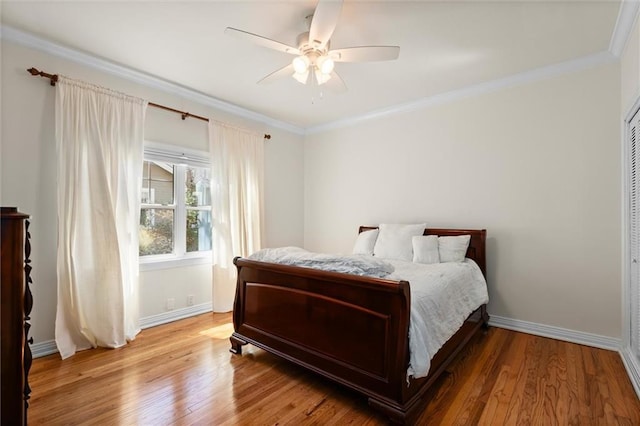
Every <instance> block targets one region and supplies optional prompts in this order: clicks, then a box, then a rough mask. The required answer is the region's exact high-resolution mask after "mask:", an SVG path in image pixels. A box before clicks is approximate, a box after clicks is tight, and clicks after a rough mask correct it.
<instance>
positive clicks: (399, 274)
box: [385, 259, 489, 378]
mask: <svg viewBox="0 0 640 426" xmlns="http://www.w3.org/2000/svg"><path fill="white" fill-rule="evenodd" d="M388 262H389V263H391V264H392V265H393V266H394V267H395V271H394V272H393V273H392V274H390V275H388V276H387V277H385V278H388V279H393V280H406V281H409V286H410V288H411V321H410V322H409V352H410V357H409V368H408V370H407V378H409V377H414V378H419V377H424V376H426V375H427V374H428V373H429V367H430V366H431V358H433V356H434V355H435V354H436V352H438V350H439V349H440V348H441V347H442V345H444V344H445V342H446V341H447V340H449V338H450V337H451V336H453V335H454V334H455V332H456V331H458V329H459V328H460V327H461V326H462V323H463V322H464V320H465V319H467V317H468V316H469V315H471V313H472V312H473V311H475V310H476V309H478V307H479V306H480V305H482V304H484V303H487V302H488V301H489V295H488V293H487V284H486V281H485V279H484V276H483V275H482V271H481V270H480V268H479V267H478V265H477V264H476V263H475V262H474V261H473V260H471V259H465V261H464V262H446V263H434V264H430V265H426V264H422V263H413V262H405V261H401V260H388Z"/></svg>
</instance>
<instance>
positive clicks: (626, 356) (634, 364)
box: [620, 346, 640, 398]
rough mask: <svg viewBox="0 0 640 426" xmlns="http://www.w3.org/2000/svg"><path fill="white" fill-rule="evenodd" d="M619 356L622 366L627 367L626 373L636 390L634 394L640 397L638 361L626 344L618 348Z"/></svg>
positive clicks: (639, 368)
mask: <svg viewBox="0 0 640 426" xmlns="http://www.w3.org/2000/svg"><path fill="white" fill-rule="evenodd" d="M620 356H622V363H623V364H624V368H626V369H627V374H628V375H629V379H630V380H631V384H632V385H633V388H634V389H635V391H636V395H638V398H640V363H639V362H638V359H637V358H636V357H635V356H634V355H633V354H632V353H631V349H630V348H629V347H628V346H627V347H624V348H622V349H620Z"/></svg>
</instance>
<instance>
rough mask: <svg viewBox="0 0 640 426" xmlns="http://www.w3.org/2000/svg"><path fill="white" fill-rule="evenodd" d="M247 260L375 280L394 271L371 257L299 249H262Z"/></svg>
mask: <svg viewBox="0 0 640 426" xmlns="http://www.w3.org/2000/svg"><path fill="white" fill-rule="evenodd" d="M248 259H250V260H258V261H261V262H270V263H279V264H282V265H295V266H302V267H305V268H315V269H322V270H323V271H332V272H342V273H345V274H353V275H363V276H367V277H376V278H382V277H386V276H388V275H389V274H390V273H391V272H393V270H394V268H393V265H391V263H389V262H385V261H384V260H381V259H377V258H374V257H372V256H367V255H362V254H351V255H335V254H324V253H313V252H310V251H307V250H305V249H302V248H300V247H280V248H268V249H262V250H258V251H257V252H255V253H253V254H252V255H251V256H249V257H248Z"/></svg>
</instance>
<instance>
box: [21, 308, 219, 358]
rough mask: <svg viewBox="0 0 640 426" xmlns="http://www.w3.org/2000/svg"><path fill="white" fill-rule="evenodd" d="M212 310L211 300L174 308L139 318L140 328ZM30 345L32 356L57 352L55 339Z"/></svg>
mask: <svg viewBox="0 0 640 426" xmlns="http://www.w3.org/2000/svg"><path fill="white" fill-rule="evenodd" d="M211 311H213V304H212V303H211V302H208V303H201V304H199V305H194V306H188V307H186V308H181V309H174V310H173V311H169V312H163V313H161V314H157V315H151V316H148V317H144V318H140V328H141V329H143V330H144V329H145V328H150V327H155V326H157V325H161V324H166V323H168V322H173V321H178V320H181V319H185V318H189V317H193V316H195V315H200V314H205V313H207V312H211ZM30 346H31V354H32V355H33V357H34V358H40V357H43V356H47V355H51V354H55V353H58V347H57V346H56V341H55V340H46V341H44V342H38V343H33V344H31V345H30Z"/></svg>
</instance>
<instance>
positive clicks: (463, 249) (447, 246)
mask: <svg viewBox="0 0 640 426" xmlns="http://www.w3.org/2000/svg"><path fill="white" fill-rule="evenodd" d="M470 241H471V235H458V236H456V237H439V238H438V250H439V251H440V262H463V261H464V258H465V256H466V254H467V249H468V248H469V242H470Z"/></svg>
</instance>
